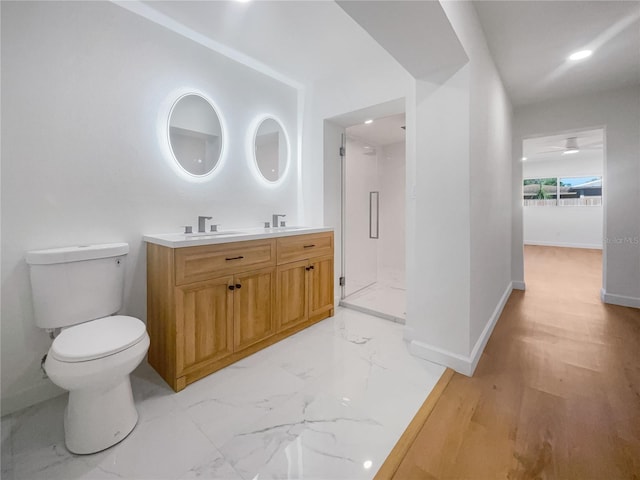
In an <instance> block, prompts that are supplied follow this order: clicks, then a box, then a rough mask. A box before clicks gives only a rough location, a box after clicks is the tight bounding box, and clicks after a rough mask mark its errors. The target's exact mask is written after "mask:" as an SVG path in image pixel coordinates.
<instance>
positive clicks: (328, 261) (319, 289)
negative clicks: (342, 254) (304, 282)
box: [309, 256, 334, 318]
mask: <svg viewBox="0 0 640 480" xmlns="http://www.w3.org/2000/svg"><path fill="white" fill-rule="evenodd" d="M309 268H310V269H309V318H313V317H315V316H317V315H321V314H323V313H326V312H329V311H331V310H333V301H334V298H333V282H334V278H333V256H326V257H320V258H314V259H312V260H311V261H310V265H309Z"/></svg>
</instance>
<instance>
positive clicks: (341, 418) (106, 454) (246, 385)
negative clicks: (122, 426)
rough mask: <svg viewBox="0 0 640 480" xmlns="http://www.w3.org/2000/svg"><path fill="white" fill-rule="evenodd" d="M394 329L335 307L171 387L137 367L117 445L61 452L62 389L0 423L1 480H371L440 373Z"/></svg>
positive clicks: (395, 326) (147, 369) (147, 368)
mask: <svg viewBox="0 0 640 480" xmlns="http://www.w3.org/2000/svg"><path fill="white" fill-rule="evenodd" d="M402 328H403V327H402V325H399V324H397V323H393V322H389V321H386V320H382V319H380V318H376V317H372V316H369V315H366V314H363V313H361V312H357V311H353V310H348V309H345V308H337V309H336V315H335V316H334V317H333V318H330V319H327V320H324V321H322V322H320V323H318V324H316V325H314V326H312V327H310V328H308V329H306V330H304V331H302V332H299V333H298V334H296V335H294V336H292V337H289V338H287V339H285V340H283V341H281V342H279V343H277V344H276V345H273V346H271V347H269V348H267V349H265V350H263V351H261V352H258V353H256V354H254V355H252V356H251V357H248V358H246V359H244V360H241V361H240V362H238V363H236V364H234V365H232V366H229V367H227V368H225V369H223V370H220V371H218V372H216V373H214V374H212V375H210V376H208V377H206V378H204V379H202V380H200V381H199V382H196V383H194V384H192V385H190V386H188V387H187V388H186V389H185V390H183V391H182V392H179V393H174V392H173V391H172V390H171V389H170V388H169V387H168V386H167V385H166V384H165V383H164V381H163V380H162V379H161V378H160V377H159V376H158V375H157V374H156V373H155V372H154V371H153V369H151V367H150V366H149V365H148V364H146V363H144V364H143V365H141V366H140V367H139V368H138V369H137V370H136V371H135V372H134V373H133V374H132V386H133V391H134V397H135V401H136V405H137V408H138V412H139V414H140V418H139V421H138V425H137V426H136V428H135V429H134V430H133V432H132V433H131V434H130V435H129V436H128V437H127V438H126V439H125V440H123V441H122V442H121V443H119V444H118V445H115V446H114V447H111V448H109V449H107V450H105V451H103V452H99V453H97V454H93V455H83V456H78V455H73V454H71V453H69V452H68V451H67V450H66V448H65V446H64V431H63V423H62V422H63V412H64V407H65V404H66V395H63V396H60V397H57V398H54V399H52V400H48V401H46V402H43V403H40V404H38V405H35V406H32V407H29V408H27V409H25V410H22V411H20V412H17V413H14V414H12V415H8V416H5V417H3V418H2V424H1V430H2V479H3V480H10V479H15V480H23V479H25V480H26V479H28V480H37V479H47V480H56V479H64V480H75V479H92V480H93V479H95V480H99V479H100V480H101V479H119V478H125V479H150V480H151V479H152V480H157V479H190V478H201V479H245V480H259V479H276V478H278V479H293V478H300V479H302V478H304V479H318V480H320V479H367V478H372V477H373V476H374V475H375V473H376V472H377V470H378V468H379V467H380V465H381V464H382V463H383V462H384V460H385V458H386V457H387V455H388V453H389V452H390V451H391V449H392V448H393V446H394V445H395V443H396V442H397V440H398V438H399V437H400V435H401V434H402V432H403V431H404V429H405V427H406V426H407V425H408V423H409V422H410V421H411V419H412V418H413V416H414V415H415V413H416V412H417V410H418V408H419V407H420V406H421V404H422V403H423V401H424V400H425V398H426V397H427V395H428V394H429V392H430V391H431V389H432V388H433V386H434V385H435V383H436V382H437V381H438V379H439V378H440V376H441V375H442V373H443V371H444V367H441V366H439V365H435V364H432V363H429V362H427V361H424V360H421V359H418V358H416V357H413V356H411V355H410V354H409V352H408V349H407V344H406V343H405V342H404V341H403V340H402Z"/></svg>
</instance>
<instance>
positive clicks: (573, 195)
mask: <svg viewBox="0 0 640 480" xmlns="http://www.w3.org/2000/svg"><path fill="white" fill-rule="evenodd" d="M522 198H523V202H524V206H525V207H555V206H571V207H582V206H587V207H594V206H600V205H602V177H599V176H588V177H547V178H526V179H525V180H524V181H523V185H522Z"/></svg>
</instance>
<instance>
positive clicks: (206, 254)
mask: <svg viewBox="0 0 640 480" xmlns="http://www.w3.org/2000/svg"><path fill="white" fill-rule="evenodd" d="M275 252H276V241H275V240H252V241H248V242H237V243H233V244H220V245H206V246H202V247H187V248H179V249H176V254H175V258H176V260H175V262H176V285H184V284H185V283H191V282H198V281H202V280H207V279H210V278H215V277H219V276H222V275H227V274H229V273H238V272H243V271H247V270H253V269H256V268H262V267H269V266H273V265H275V261H276V255H275Z"/></svg>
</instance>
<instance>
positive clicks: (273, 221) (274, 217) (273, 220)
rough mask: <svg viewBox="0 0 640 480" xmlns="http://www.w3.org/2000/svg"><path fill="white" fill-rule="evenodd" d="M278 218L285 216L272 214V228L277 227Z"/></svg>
mask: <svg viewBox="0 0 640 480" xmlns="http://www.w3.org/2000/svg"><path fill="white" fill-rule="evenodd" d="M278 217H286V215H285V214H284V213H274V214H273V217H271V220H272V221H271V226H272V227H273V228H276V227H278V226H279V225H278Z"/></svg>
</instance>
